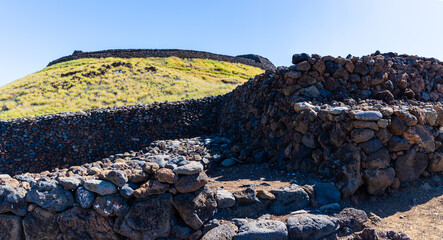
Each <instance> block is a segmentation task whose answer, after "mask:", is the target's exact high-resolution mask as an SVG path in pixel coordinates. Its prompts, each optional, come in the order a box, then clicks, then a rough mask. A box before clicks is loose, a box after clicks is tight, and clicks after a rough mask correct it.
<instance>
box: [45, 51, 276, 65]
mask: <svg viewBox="0 0 443 240" xmlns="http://www.w3.org/2000/svg"><path fill="white" fill-rule="evenodd" d="M108 57H118V58H148V57H159V58H164V57H178V58H200V59H210V60H216V61H224V62H231V63H242V64H246V65H250V66H253V67H258V68H261V69H263V70H271V69H275V66H274V64H272V63H271V62H270V61H269V60H268V59H266V58H264V57H261V56H258V55H253V54H249V55H241V56H237V57H231V56H226V55H221V54H214V53H209V52H201V51H192V50H179V49H115V50H104V51H96V52H82V51H74V53H73V54H72V55H69V56H65V57H61V58H59V59H56V60H54V61H52V62H50V63H49V64H48V66H51V65H54V64H57V63H61V62H67V61H71V60H75V59H82V58H108Z"/></svg>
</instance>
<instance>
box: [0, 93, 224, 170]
mask: <svg viewBox="0 0 443 240" xmlns="http://www.w3.org/2000/svg"><path fill="white" fill-rule="evenodd" d="M219 102H220V97H208V98H204V99H200V100H189V101H181V102H170V103H155V104H150V105H138V106H127V107H119V108H108V109H99V110H88V111H81V112H73V113H61V114H54V115H49V116H40V117H36V118H21V119H12V120H3V121H0V139H1V142H0V173H8V174H15V173H20V172H39V171H44V170H50V169H53V168H56V167H62V166H72V165H79V164H81V163H85V162H92V161H95V160H98V159H101V158H103V157H104V156H108V155H110V154H113V153H121V152H125V151H129V150H135V151H138V150H140V149H143V147H145V146H147V145H148V144H149V142H151V141H153V140H156V139H164V138H180V137H190V136H198V135H205V134H208V133H211V132H215V131H216V130H217V121H218V110H217V109H218V105H219Z"/></svg>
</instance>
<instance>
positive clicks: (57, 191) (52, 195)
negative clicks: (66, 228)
mask: <svg viewBox="0 0 443 240" xmlns="http://www.w3.org/2000/svg"><path fill="white" fill-rule="evenodd" d="M26 201H27V202H31V203H35V204H37V205H39V206H40V207H42V208H44V209H46V210H49V211H57V212H60V211H63V210H65V209H67V208H68V207H71V206H73V205H74V196H73V195H72V193H71V192H70V191H68V190H66V189H64V188H63V187H61V186H60V185H57V184H56V183H54V182H45V181H41V182H38V183H36V184H35V185H34V186H33V187H32V188H31V190H29V192H28V194H27V195H26Z"/></svg>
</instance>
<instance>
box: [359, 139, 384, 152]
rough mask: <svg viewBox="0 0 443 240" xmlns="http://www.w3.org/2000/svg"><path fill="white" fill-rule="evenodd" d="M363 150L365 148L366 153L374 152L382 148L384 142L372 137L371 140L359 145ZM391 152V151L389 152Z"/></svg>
mask: <svg viewBox="0 0 443 240" xmlns="http://www.w3.org/2000/svg"><path fill="white" fill-rule="evenodd" d="M358 146H359V147H360V148H361V150H363V151H364V152H365V153H366V154H370V153H373V152H375V151H378V150H379V149H380V148H382V147H383V144H381V142H380V140H379V139H378V138H372V139H371V140H369V141H367V142H364V143H361V144H359V145H358ZM388 154H389V153H388Z"/></svg>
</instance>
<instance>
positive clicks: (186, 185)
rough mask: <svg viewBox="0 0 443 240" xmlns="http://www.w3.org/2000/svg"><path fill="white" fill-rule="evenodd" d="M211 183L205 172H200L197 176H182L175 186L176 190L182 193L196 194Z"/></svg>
mask: <svg viewBox="0 0 443 240" xmlns="http://www.w3.org/2000/svg"><path fill="white" fill-rule="evenodd" d="M208 181H209V178H208V176H207V175H206V173H205V172H199V173H198V174H195V175H182V176H181V177H179V179H178V181H177V182H176V183H175V184H174V186H175V188H176V189H177V191H178V192H180V193H188V192H194V191H196V190H198V189H200V188H201V187H203V186H205V185H206V184H207V183H208Z"/></svg>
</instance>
